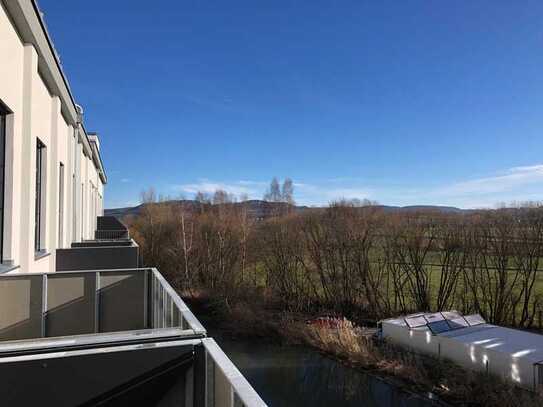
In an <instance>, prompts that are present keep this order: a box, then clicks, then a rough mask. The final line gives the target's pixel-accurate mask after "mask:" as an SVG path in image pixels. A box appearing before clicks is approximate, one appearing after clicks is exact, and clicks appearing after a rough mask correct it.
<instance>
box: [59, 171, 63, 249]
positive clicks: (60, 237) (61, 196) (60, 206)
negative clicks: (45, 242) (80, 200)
mask: <svg viewBox="0 0 543 407" xmlns="http://www.w3.org/2000/svg"><path fill="white" fill-rule="evenodd" d="M63 240H64V164H63V163H62V162H60V163H59V166H58V247H59V248H61V247H62V244H63Z"/></svg>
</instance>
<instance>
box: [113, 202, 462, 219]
mask: <svg viewBox="0 0 543 407" xmlns="http://www.w3.org/2000/svg"><path fill="white" fill-rule="evenodd" d="M169 203H174V204H175V203H178V204H180V205H181V204H183V205H185V206H187V207H188V208H192V209H196V208H197V206H198V205H199V203H198V202H196V201H194V200H180V201H169ZM233 205H245V206H246V207H247V210H248V213H249V216H250V217H251V218H253V219H266V218H269V217H271V216H272V215H273V214H274V213H278V212H281V209H282V208H283V207H284V206H285V205H287V204H285V203H282V202H268V201H262V200H258V199H253V200H249V201H244V202H236V203H234V204H233ZM142 207H143V204H141V205H138V206H132V207H126V208H114V209H106V210H105V211H104V214H105V215H106V216H115V217H116V218H118V219H122V218H124V217H125V216H129V215H132V216H136V215H138V214H139V213H140V211H141V209H142ZM376 208H381V209H382V210H384V211H385V212H418V211H436V212H440V213H461V212H465V211H466V210H465V209H460V208H455V207H454V206H438V205H411V206H389V205H377V206H376ZM323 209H324V207H310V206H294V211H295V212H297V213H302V212H308V211H319V210H323Z"/></svg>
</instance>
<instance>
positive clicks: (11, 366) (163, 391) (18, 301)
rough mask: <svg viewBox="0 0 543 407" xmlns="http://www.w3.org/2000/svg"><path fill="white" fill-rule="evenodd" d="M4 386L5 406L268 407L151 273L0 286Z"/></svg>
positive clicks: (34, 277) (12, 278)
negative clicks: (144, 403) (142, 405)
mask: <svg viewBox="0 0 543 407" xmlns="http://www.w3.org/2000/svg"><path fill="white" fill-rule="evenodd" d="M0 377H3V378H4V380H3V385H2V386H0V398H1V399H2V402H3V403H6V405H37V404H40V403H41V404H43V403H44V402H45V403H46V404H47V403H51V404H54V405H58V406H72V405H79V404H84V403H87V404H89V405H94V404H100V403H104V402H107V403H108V405H119V406H123V405H129V404H133V405H134V403H137V401H138V400H140V399H141V398H142V397H144V398H145V399H146V400H147V399H149V400H154V401H152V402H151V401H150V402H149V403H148V405H156V406H166V405H167V406H170V405H172V406H173V405H175V406H186V407H238V406H244V407H261V406H265V404H264V402H263V401H262V400H261V399H260V397H259V396H258V394H257V393H256V392H255V391H254V390H253V388H252V387H251V386H250V384H249V383H248V382H247V381H246V380H245V378H244V377H243V376H242V375H241V373H240V372H239V371H238V370H237V369H236V367H235V366H234V365H233V364H232V362H231V361H230V360H229V359H228V357H227V356H226V355H225V354H224V353H223V352H222V350H221V349H220V347H219V346H218V345H217V344H216V343H215V341H213V340H212V339H210V338H206V331H205V329H204V327H203V326H202V325H201V324H200V322H199V321H198V319H197V318H196V317H195V316H194V315H193V314H192V312H191V311H190V310H189V308H188V307H187V305H186V304H185V303H184V302H183V300H182V299H181V298H180V297H179V296H178V295H177V293H176V292H175V290H174V289H173V288H172V287H171V286H170V284H168V282H167V281H166V280H165V279H164V277H163V276H162V275H161V274H160V273H159V272H158V271H157V270H156V269H152V268H147V269H129V270H99V271H74V272H57V273H46V274H32V273H28V274H22V273H21V274H12V275H2V276H0ZM29 380H31V382H29ZM29 383H31V387H32V391H31V392H29V391H28V385H29ZM60 383H61V384H62V386H61V387H59V384H60ZM59 394H61V396H59ZM165 400H168V401H167V402H166V401H165ZM87 404H85V405H87Z"/></svg>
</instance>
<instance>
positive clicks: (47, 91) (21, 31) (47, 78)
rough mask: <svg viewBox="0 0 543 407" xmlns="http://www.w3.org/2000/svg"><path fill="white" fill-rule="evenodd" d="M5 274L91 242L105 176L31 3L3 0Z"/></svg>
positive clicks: (0, 150) (95, 143) (0, 160)
mask: <svg viewBox="0 0 543 407" xmlns="http://www.w3.org/2000/svg"><path fill="white" fill-rule="evenodd" d="M0 166H1V167H2V168H3V171H0V176H1V177H0V179H1V181H2V182H1V183H0V187H1V188H0V205H1V208H0V224H1V226H2V227H1V230H0V233H1V235H0V240H1V243H0V249H1V250H0V262H1V265H0V272H6V271H11V270H16V271H18V272H28V271H32V272H49V271H55V249H57V248H65V247H69V246H70V244H71V243H72V242H77V241H81V240H82V239H92V238H93V237H94V236H93V234H94V230H95V229H96V227H95V223H96V217H97V216H98V215H101V214H102V211H103V196H104V184H105V183H106V175H105V173H104V169H103V166H102V160H101V158H100V143H99V140H98V137H97V136H96V135H95V134H90V133H87V132H86V130H85V127H84V126H83V123H82V111H81V108H80V107H79V106H77V105H76V104H75V102H74V98H73V96H72V94H71V92H70V88H69V85H68V82H67V80H66V78H65V76H64V74H63V72H62V68H61V65H60V62H59V59H58V56H57V54H56V51H55V49H54V47H53V44H52V42H51V40H50V38H49V35H48V34H47V30H46V27H45V24H44V21H43V19H42V17H41V13H40V11H39V10H38V7H37V5H36V3H35V1H33V0H0Z"/></svg>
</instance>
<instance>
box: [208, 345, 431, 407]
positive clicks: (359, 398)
mask: <svg viewBox="0 0 543 407" xmlns="http://www.w3.org/2000/svg"><path fill="white" fill-rule="evenodd" d="M215 336H216V335H215ZM215 339H216V340H217V342H219V344H220V345H221V347H222V348H223V349H224V351H225V352H226V353H227V354H228V356H229V357H230V358H231V359H232V360H233V362H234V363H235V364H236V365H237V366H238V368H239V369H240V370H241V372H242V373H243V374H244V375H245V377H246V378H247V379H248V380H249V382H250V383H251V384H252V385H253V386H254V388H255V390H256V391H257V392H258V393H259V394H260V396H261V397H262V398H263V399H264V400H265V401H266V402H267V403H268V405H270V406H333V407H344V406H345V407H351V406H372V407H373V406H384V407H397V406H402V407H404V406H405V407H426V406H431V405H433V403H432V402H431V401H429V400H427V399H423V398H420V397H417V396H414V395H411V394H409V393H406V392H403V391H400V390H399V389H397V388H395V387H394V386H392V385H390V384H388V383H385V382H383V381H382V380H380V379H378V378H376V377H374V376H371V375H367V374H364V373H362V372H359V371H357V370H355V369H351V368H349V367H346V366H344V365H342V364H340V363H338V362H336V361H334V360H332V359H329V358H327V357H325V356H323V355H321V354H319V353H318V352H315V351H313V350H310V349H305V348H300V347H293V346H278V345H273V344H259V343H253V342H248V341H240V340H235V341H234V340H232V339H227V338H224V337H220V335H219V336H218V337H216V338H215Z"/></svg>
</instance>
